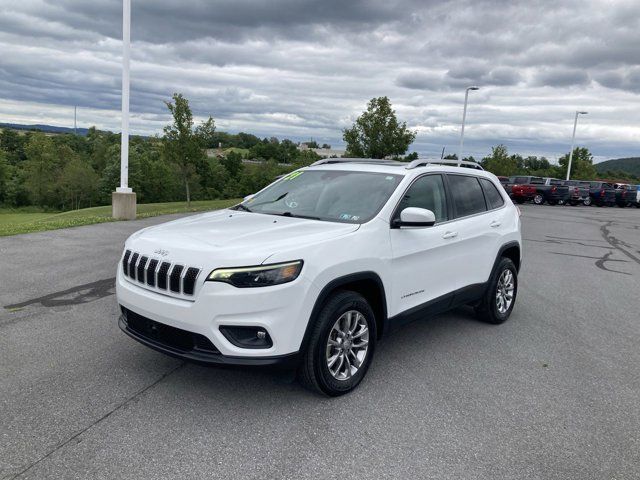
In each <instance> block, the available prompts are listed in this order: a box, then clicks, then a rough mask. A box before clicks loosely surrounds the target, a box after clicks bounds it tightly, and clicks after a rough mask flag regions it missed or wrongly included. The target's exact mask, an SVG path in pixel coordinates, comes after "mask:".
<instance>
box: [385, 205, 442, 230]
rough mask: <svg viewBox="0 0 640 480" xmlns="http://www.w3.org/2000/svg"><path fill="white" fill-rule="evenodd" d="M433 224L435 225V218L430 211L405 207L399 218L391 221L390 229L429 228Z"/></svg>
mask: <svg viewBox="0 0 640 480" xmlns="http://www.w3.org/2000/svg"><path fill="white" fill-rule="evenodd" d="M434 223H436V216H435V214H434V213H433V212H432V211H431V210H427V209H426V208H418V207H407V208H405V209H404V210H402V212H400V218H399V219H397V218H396V219H395V220H394V221H393V225H392V227H393V228H400V227H430V226H432V225H433V224H434Z"/></svg>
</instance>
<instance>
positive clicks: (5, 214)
mask: <svg viewBox="0 0 640 480" xmlns="http://www.w3.org/2000/svg"><path fill="white" fill-rule="evenodd" d="M239 201H240V200H239V199H231V200H200V201H194V202H191V207H190V208H187V204H186V202H169V203H144V204H139V205H138V218H146V217H155V216H156V215H166V214H169V213H186V212H203V211H207V210H218V209H220V208H226V207H229V206H231V205H234V204H236V203H238V202H239ZM114 221H116V220H114V219H113V218H111V205H105V206H102V207H93V208H83V209H81V210H72V211H69V212H62V213H33V212H20V211H19V210H18V211H7V210H3V211H0V237H2V236H7V235H16V234H19V233H31V232H41V231H43V230H57V229H59V228H68V227H77V226H79V225H91V224H94V223H103V222H114Z"/></svg>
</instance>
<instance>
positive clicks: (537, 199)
mask: <svg viewBox="0 0 640 480" xmlns="http://www.w3.org/2000/svg"><path fill="white" fill-rule="evenodd" d="M533 203H535V204H536V205H542V204H544V195H542V194H541V193H536V195H535V196H534V197H533Z"/></svg>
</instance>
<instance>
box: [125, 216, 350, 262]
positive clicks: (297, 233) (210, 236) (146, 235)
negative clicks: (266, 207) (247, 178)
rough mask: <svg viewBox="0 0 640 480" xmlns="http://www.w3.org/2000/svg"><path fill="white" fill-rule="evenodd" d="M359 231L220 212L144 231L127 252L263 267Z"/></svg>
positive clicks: (330, 224) (306, 221)
mask: <svg viewBox="0 0 640 480" xmlns="http://www.w3.org/2000/svg"><path fill="white" fill-rule="evenodd" d="M358 228H359V225H354V224H344V223H334V222H323V221H318V220H309V219H303V218H292V217H281V216H277V215H266V214H260V213H251V212H241V211H237V210H219V211H216V212H210V213H205V214H201V215H194V216H191V217H186V218H182V219H179V220H175V221H172V222H168V223H164V224H161V225H157V226H154V227H149V228H145V229H143V230H140V231H139V232H137V233H134V234H133V235H132V236H131V237H129V239H128V240H127V243H126V247H127V248H129V249H131V250H133V251H136V252H139V253H141V254H144V255H149V256H153V257H157V258H163V257H166V260H167V261H170V262H180V263H182V262H184V263H186V264H187V265H202V266H207V267H208V266H210V265H214V266H216V267H220V266H236V265H238V266H242V265H259V264H261V263H263V262H264V261H265V260H266V259H267V258H268V257H270V256H272V255H273V254H274V253H286V251H287V250H288V249H298V248H299V247H301V246H305V245H313V244H316V243H320V242H323V241H326V240H329V239H332V238H335V237H338V236H342V235H346V234H349V233H351V232H354V231H356V230H357V229H358ZM158 251H161V253H160V254H159V253H157V252H158ZM198 259H206V260H200V261H198ZM292 260H293V259H292Z"/></svg>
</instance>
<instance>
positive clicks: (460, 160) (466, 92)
mask: <svg viewBox="0 0 640 480" xmlns="http://www.w3.org/2000/svg"><path fill="white" fill-rule="evenodd" d="M479 89H480V87H476V86H472V87H467V89H466V90H465V91H464V109H463V110H462V129H461V130H460V148H459V149H458V166H460V164H461V163H462V146H463V145H464V122H465V120H466V119H467V102H468V101H469V90H479Z"/></svg>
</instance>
